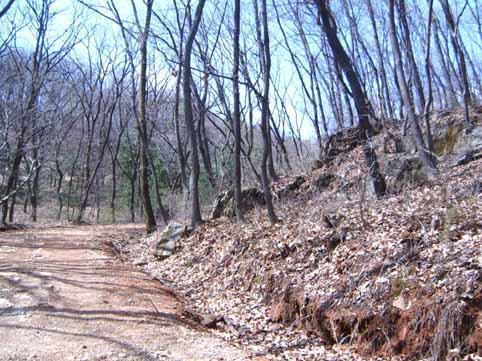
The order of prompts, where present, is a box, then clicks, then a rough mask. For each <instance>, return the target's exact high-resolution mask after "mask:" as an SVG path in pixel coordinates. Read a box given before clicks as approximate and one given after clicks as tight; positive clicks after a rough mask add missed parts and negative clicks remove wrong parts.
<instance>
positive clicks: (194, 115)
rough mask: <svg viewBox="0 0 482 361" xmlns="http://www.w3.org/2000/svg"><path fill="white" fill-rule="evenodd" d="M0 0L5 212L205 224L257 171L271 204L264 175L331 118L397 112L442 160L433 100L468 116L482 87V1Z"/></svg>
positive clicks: (368, 119) (307, 145)
mask: <svg viewBox="0 0 482 361" xmlns="http://www.w3.org/2000/svg"><path fill="white" fill-rule="evenodd" d="M2 5H4V8H3V9H2V12H1V15H2V25H1V26H2V30H1V44H0V56H1V58H2V61H1V64H2V65H1V67H2V70H1V82H0V84H1V85H0V89H1V94H2V96H1V109H2V112H1V113H2V116H1V118H0V121H1V128H2V132H1V136H0V144H1V148H0V149H1V154H0V158H1V160H0V161H1V167H0V169H1V188H0V191H1V201H0V202H1V205H2V222H3V223H4V224H5V223H7V222H10V223H12V222H14V221H15V219H16V216H17V215H18V216H19V217H20V214H19V213H20V212H22V211H23V212H24V213H26V214H28V217H29V218H30V219H31V220H32V221H36V220H37V218H38V217H39V211H38V210H39V209H43V210H44V211H42V212H45V214H43V216H44V217H50V218H52V219H55V218H57V219H67V220H72V221H76V222H81V221H83V220H91V219H92V220H95V221H97V222H99V221H102V222H116V221H119V220H123V221H126V220H130V221H136V220H139V219H145V222H146V227H147V230H148V231H149V230H153V229H154V228H155V225H156V223H163V222H167V221H168V220H169V219H170V218H172V217H175V216H176V215H177V214H180V213H183V212H184V213H186V212H187V213H190V217H191V219H192V223H193V224H197V223H199V222H200V221H201V219H202V216H201V214H202V209H203V207H204V206H206V205H208V204H209V202H210V201H211V200H212V199H213V197H214V196H215V195H216V194H217V193H218V192H220V191H222V190H224V189H227V188H229V187H233V189H234V190H235V195H238V194H239V193H240V189H241V185H243V186H244V185H256V184H259V185H260V186H261V187H262V189H263V192H264V195H265V198H266V204H267V208H268V210H269V217H270V218H271V219H273V220H274V219H275V218H276V214H275V210H274V207H273V205H272V203H273V202H272V200H271V196H270V192H269V188H270V182H272V181H273V180H276V179H277V178H278V176H279V175H282V174H290V173H293V172H296V171H301V170H303V169H309V167H310V162H312V161H313V160H314V159H317V158H319V157H320V155H321V153H320V152H321V151H322V149H323V147H324V144H326V140H327V139H328V138H329V137H330V135H332V134H333V133H335V132H336V131H339V130H342V129H344V128H349V127H355V126H356V127H360V129H363V131H364V132H365V133H366V137H367V142H369V139H370V137H371V136H372V135H373V134H374V132H376V129H377V127H379V125H380V124H384V123H386V122H389V123H391V124H394V125H396V126H397V127H400V128H403V127H404V129H408V130H409V131H410V132H411V133H413V136H414V139H415V140H416V144H417V149H418V151H419V152H418V153H419V155H420V157H421V159H422V160H423V162H424V167H426V169H428V170H429V171H430V173H433V174H436V169H437V166H436V160H435V159H434V158H433V157H432V156H431V153H433V144H432V143H433V140H432V139H431V134H430V119H429V118H428V114H429V113H430V111H431V110H433V109H453V108H454V107H458V106H462V107H463V108H464V112H465V117H466V121H467V122H470V121H471V117H470V107H471V106H472V105H473V104H476V103H477V102H478V101H479V98H480V92H481V85H480V84H481V82H480V76H481V64H479V63H478V59H479V58H480V53H481V50H482V49H481V44H482V27H481V16H482V10H481V8H480V4H478V3H477V2H476V1H450V2H449V1H448V0H443V1H429V2H428V4H425V3H421V2H419V1H388V2H387V3H384V2H374V1H372V0H364V1H360V2H350V1H348V0H343V1H339V2H333V3H328V2H325V1H315V2H310V1H308V2H298V1H289V2H287V3H283V4H276V3H274V2H272V3H270V2H269V1H261V2H259V1H248V2H246V3H245V2H241V3H240V4H237V3H236V2H233V3H232V2H230V1H214V2H211V1H210V2H206V3H205V2H202V1H201V2H200V3H199V4H194V3H192V4H191V3H190V2H188V3H183V2H177V1H173V2H172V3H169V2H165V1H162V2H161V1H159V3H155V2H152V1H148V2H145V3H143V2H136V1H131V2H127V3H124V2H123V3H122V4H121V3H116V2H115V1H106V2H105V3H104V2H99V3H95V2H87V1H78V2H75V1H72V2H71V3H68V4H64V3H63V2H62V3H61V2H56V1H40V0H38V1H18V3H16V2H5V4H2ZM422 128H423V129H426V132H425V131H424V132H422V130H421V129H422ZM367 144H368V143H367ZM365 151H366V167H367V169H369V170H370V175H371V179H372V181H373V182H374V184H375V188H376V191H377V193H379V194H383V193H384V192H385V185H384V184H383V180H382V177H383V175H382V174H379V172H378V170H377V168H378V166H377V159H376V154H375V153H374V152H373V150H371V149H370V148H369V147H366V150H365ZM236 198H239V195H238V196H236ZM238 203H239V202H238ZM187 209H189V211H186V210H187ZM238 217H239V219H242V213H239V214H238Z"/></svg>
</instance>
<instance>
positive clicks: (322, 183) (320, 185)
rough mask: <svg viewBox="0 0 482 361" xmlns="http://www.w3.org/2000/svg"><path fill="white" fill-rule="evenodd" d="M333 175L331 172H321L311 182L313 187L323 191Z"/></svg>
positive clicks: (330, 182) (331, 181)
mask: <svg viewBox="0 0 482 361" xmlns="http://www.w3.org/2000/svg"><path fill="white" fill-rule="evenodd" d="M335 178H336V177H335V175H333V174H331V173H321V174H320V175H319V176H318V177H316V178H315V179H314V181H313V183H312V184H311V186H312V188H313V189H316V190H318V191H323V190H325V189H327V188H328V187H329V186H330V185H331V184H332V183H333V181H334V180H335Z"/></svg>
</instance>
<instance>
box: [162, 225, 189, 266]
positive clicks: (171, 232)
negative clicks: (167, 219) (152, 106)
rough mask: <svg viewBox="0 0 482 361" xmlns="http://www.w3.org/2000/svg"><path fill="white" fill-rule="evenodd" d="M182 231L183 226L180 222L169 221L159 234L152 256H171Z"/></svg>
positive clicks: (183, 230) (163, 257)
mask: <svg viewBox="0 0 482 361" xmlns="http://www.w3.org/2000/svg"><path fill="white" fill-rule="evenodd" d="M184 232H185V227H184V226H183V225H182V224H179V223H175V222H171V223H169V224H168V225H167V227H166V228H164V230H163V231H162V232H161V234H160V235H159V241H157V244H156V249H155V251H154V256H155V257H156V258H158V259H161V260H162V259H165V258H167V257H169V256H171V255H172V254H173V253H174V250H175V249H176V246H177V242H178V241H179V239H180V238H181V237H182V236H183V234H184Z"/></svg>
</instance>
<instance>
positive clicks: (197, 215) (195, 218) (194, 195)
mask: <svg viewBox="0 0 482 361" xmlns="http://www.w3.org/2000/svg"><path fill="white" fill-rule="evenodd" d="M205 3H206V0H200V1H199V3H198V5H197V8H196V13H195V16H194V21H193V23H192V26H191V30H190V32H189V35H188V37H187V39H186V45H185V47H184V62H183V79H182V85H183V87H182V88H183V96H184V121H185V123H186V128H187V132H188V137H189V141H190V143H191V153H192V154H191V157H192V171H191V181H190V183H191V184H190V188H191V199H192V204H191V206H192V209H191V225H192V227H193V228H195V227H197V226H198V225H199V224H200V223H202V216H201V204H200V201H199V174H200V165H199V152H198V144H197V137H196V127H195V125H194V116H193V110H192V95H191V52H192V46H193V42H194V38H195V36H196V33H197V31H198V28H199V24H200V22H201V17H202V12H203V8H204V4H205Z"/></svg>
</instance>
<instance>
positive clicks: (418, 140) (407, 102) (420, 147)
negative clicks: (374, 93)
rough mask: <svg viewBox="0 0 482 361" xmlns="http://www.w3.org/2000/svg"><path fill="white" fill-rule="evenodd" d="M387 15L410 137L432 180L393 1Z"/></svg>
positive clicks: (434, 170) (434, 171) (430, 161)
mask: <svg viewBox="0 0 482 361" xmlns="http://www.w3.org/2000/svg"><path fill="white" fill-rule="evenodd" d="M388 13H389V26H390V31H389V33H390V41H391V43H392V51H393V57H394V61H395V71H396V74H397V79H398V84H399V86H400V92H401V96H402V101H403V105H404V108H405V112H406V114H407V117H408V121H409V122H410V129H411V133H412V137H413V140H414V142H415V145H416V147H417V151H418V153H419V157H420V160H421V161H422V163H423V165H424V168H425V170H426V171H427V175H428V176H429V177H430V178H434V177H435V176H436V174H437V168H436V166H435V163H434V161H433V157H432V155H431V153H430V151H429V150H428V149H427V147H426V145H425V142H424V140H423V135H422V131H421V129H420V124H419V122H418V119H417V116H416V115H415V110H414V104H413V101H412V98H411V96H410V92H409V89H408V85H407V80H406V79H405V74H404V72H403V63H402V55H401V52H400V47H399V45H398V39H397V33H396V26H395V2H394V0H388Z"/></svg>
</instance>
